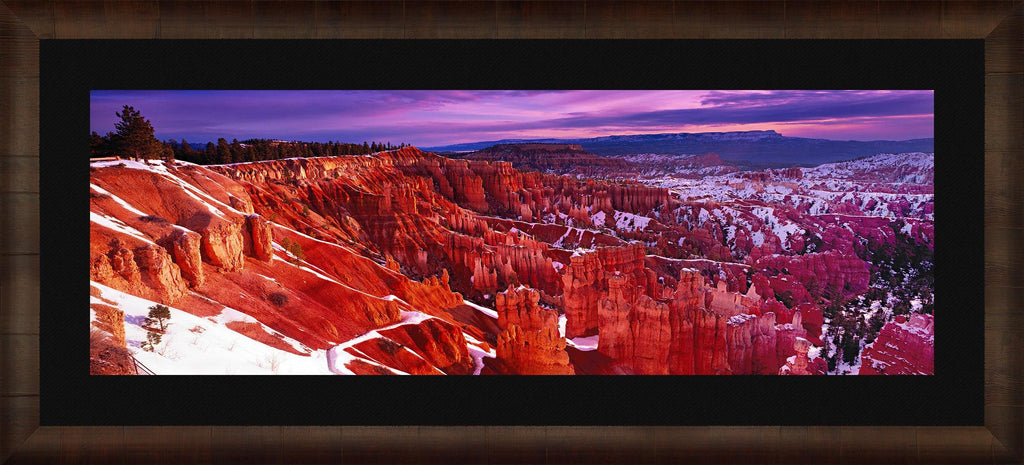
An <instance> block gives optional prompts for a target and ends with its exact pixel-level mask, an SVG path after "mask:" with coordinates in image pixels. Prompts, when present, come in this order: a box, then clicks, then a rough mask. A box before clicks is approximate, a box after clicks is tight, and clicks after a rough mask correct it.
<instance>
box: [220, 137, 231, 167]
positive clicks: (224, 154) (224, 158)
mask: <svg viewBox="0 0 1024 465" xmlns="http://www.w3.org/2000/svg"><path fill="white" fill-rule="evenodd" d="M216 163H219V164H222V165H224V164H228V163H231V147H228V141H227V140H226V139H224V138H223V137H221V138H220V139H217V161H216Z"/></svg>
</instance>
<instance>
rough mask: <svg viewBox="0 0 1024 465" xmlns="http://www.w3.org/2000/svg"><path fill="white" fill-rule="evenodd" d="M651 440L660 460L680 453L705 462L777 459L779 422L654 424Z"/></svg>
mask: <svg viewBox="0 0 1024 465" xmlns="http://www.w3.org/2000/svg"><path fill="white" fill-rule="evenodd" d="M650 429H651V432H652V440H653V442H654V449H655V452H656V454H657V457H658V461H659V462H663V463H670V462H671V461H672V460H673V459H676V460H678V459H679V458H681V457H689V458H700V460H701V461H704V462H705V463H726V462H729V463H759V462H775V461H777V456H778V452H779V449H778V448H779V439H780V435H779V427H778V426H713V427H702V426H688V427H653V428H650Z"/></svg>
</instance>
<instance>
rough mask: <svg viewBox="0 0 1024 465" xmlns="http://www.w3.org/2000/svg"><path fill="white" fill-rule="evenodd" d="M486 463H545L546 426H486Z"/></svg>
mask: <svg viewBox="0 0 1024 465" xmlns="http://www.w3.org/2000/svg"><path fill="white" fill-rule="evenodd" d="M485 434H486V437H487V448H486V451H487V457H486V459H487V463H489V464H490V463H495V464H499V463H500V464H530V463H547V449H548V448H547V441H546V439H547V428H533V427H527V426H488V427H487V428H486V429H485Z"/></svg>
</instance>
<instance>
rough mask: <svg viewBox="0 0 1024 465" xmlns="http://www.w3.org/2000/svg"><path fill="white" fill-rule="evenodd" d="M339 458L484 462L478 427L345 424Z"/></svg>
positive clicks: (484, 439) (482, 435)
mask: <svg viewBox="0 0 1024 465" xmlns="http://www.w3.org/2000/svg"><path fill="white" fill-rule="evenodd" d="M341 436H342V437H341V444H342V445H341V447H342V460H343V461H344V462H348V463H380V464H386V463H409V462H420V463H453V464H458V463H486V462H487V437H488V436H487V433H486V430H485V427H482V426H452V427H443V426H399V427H393V426H345V427H342V431H341Z"/></svg>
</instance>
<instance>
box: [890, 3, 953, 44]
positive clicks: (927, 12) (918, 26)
mask: <svg viewBox="0 0 1024 465" xmlns="http://www.w3.org/2000/svg"><path fill="white" fill-rule="evenodd" d="M941 23H942V2H938V1H935V0H921V1H916V2H887V1H879V2H878V35H879V37H882V38H886V39H937V38H939V37H941V36H942V24H941Z"/></svg>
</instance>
